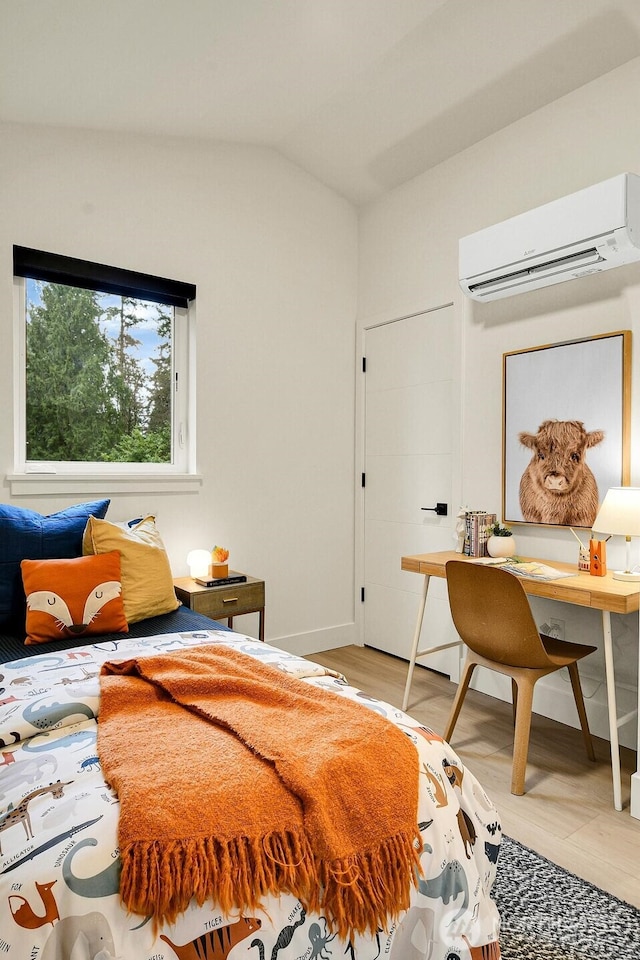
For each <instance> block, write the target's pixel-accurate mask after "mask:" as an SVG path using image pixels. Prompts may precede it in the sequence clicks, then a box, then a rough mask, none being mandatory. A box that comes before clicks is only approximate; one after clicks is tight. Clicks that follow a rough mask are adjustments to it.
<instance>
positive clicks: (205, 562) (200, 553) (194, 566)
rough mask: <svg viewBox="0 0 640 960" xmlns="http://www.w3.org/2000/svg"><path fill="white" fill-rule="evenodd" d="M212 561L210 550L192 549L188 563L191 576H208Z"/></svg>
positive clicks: (188, 555)
mask: <svg viewBox="0 0 640 960" xmlns="http://www.w3.org/2000/svg"><path fill="white" fill-rule="evenodd" d="M210 563H211V551H210V550H191V551H190V552H189V553H188V554H187V565H188V567H189V576H191V577H206V576H207V574H208V573H209V564H210Z"/></svg>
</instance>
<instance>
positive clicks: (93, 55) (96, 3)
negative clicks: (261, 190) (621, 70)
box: [0, 0, 640, 204]
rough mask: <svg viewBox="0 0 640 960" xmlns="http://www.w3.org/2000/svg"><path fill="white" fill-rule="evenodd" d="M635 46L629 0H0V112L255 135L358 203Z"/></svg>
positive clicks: (53, 120)
mask: <svg viewBox="0 0 640 960" xmlns="http://www.w3.org/2000/svg"><path fill="white" fill-rule="evenodd" d="M639 55H640V2H638V0H2V2H1V3H0V120H1V121H6V122H11V123H29V124H47V125H56V126H66V127H72V128H82V129H91V130H100V131H120V132H131V133H141V134H149V135H162V136H166V135H169V136H174V137H186V138H197V139H200V140H209V141H211V140H221V141H235V142H242V143H253V144H262V145H266V146H269V147H272V148H273V149H275V150H277V151H278V152H279V153H281V154H282V155H283V156H285V157H287V158H288V159H289V160H291V161H293V162H294V163H296V164H299V165H300V166H301V167H303V168H304V169H306V170H307V171H309V172H310V173H311V174H313V175H314V176H315V177H317V178H318V179H319V180H321V181H322V182H324V183H326V184H327V185H328V186H330V187H332V188H333V189H335V190H336V191H338V192H339V193H341V194H342V195H343V196H345V197H347V198H348V199H350V200H351V201H352V202H354V203H356V204H362V203H366V202H368V201H370V200H373V199H375V198H377V197H379V196H380V195H381V194H383V193H384V192H386V191H387V190H389V189H391V188H393V187H395V186H397V185H399V184H401V183H403V182H404V181H406V180H409V179H411V178H412V177H414V176H416V175H417V174H418V173H421V172H422V171H424V170H426V169H428V168H430V167H432V166H434V165H435V164H437V163H440V162H441V161H443V160H445V159H447V158H448V157H450V156H452V155H453V154H455V153H458V152H459V151H460V150H464V149H465V148H466V147H468V146H470V145H471V144H473V143H475V142H477V141H479V140H481V139H483V138H484V137H487V136H489V135H490V134H492V133H494V132H495V131H496V130H499V129H501V128H502V127H504V126H506V125H508V124H510V123H513V122H514V121H516V120H517V119H519V118H520V117H522V116H525V115H527V114H529V113H531V112H532V111H534V110H536V109H538V108H539V107H542V106H544V105H545V104H547V103H549V102H551V101H553V100H555V99H557V98H558V97H561V96H563V95H564V94H566V93H569V92H570V91H571V90H574V89H576V88H578V87H580V86H582V85H583V84H585V83H588V82H589V81H592V80H595V79H596V78H598V77H599V76H602V75H603V74H605V73H607V72H609V71H610V70H613V69H615V68H616V67H618V66H620V65H622V64H623V63H625V62H627V61H628V60H631V59H633V58H635V57H637V56H639Z"/></svg>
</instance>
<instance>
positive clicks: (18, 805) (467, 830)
mask: <svg viewBox="0 0 640 960" xmlns="http://www.w3.org/2000/svg"><path fill="white" fill-rule="evenodd" d="M202 644H224V645H228V646H232V647H235V648H236V649H238V650H240V651H242V652H244V653H247V654H249V655H251V656H253V657H256V658H258V659H260V660H262V661H264V662H267V663H270V664H272V665H274V666H276V667H277V668H278V669H281V670H283V671H284V672H286V673H288V674H291V675H293V676H296V677H298V678H300V679H304V680H305V681H306V682H308V683H311V684H313V685H314V686H316V687H319V688H327V689H330V690H333V691H334V692H337V693H339V694H340V695H342V696H344V697H346V698H349V699H350V700H354V701H356V702H359V703H361V704H362V705H363V709H371V710H375V711H377V712H378V713H380V714H381V715H383V716H385V717H387V718H388V719H389V720H390V721H391V722H393V723H395V724H396V725H397V726H398V727H400V729H402V730H403V731H404V732H405V733H406V735H407V737H409V738H410V740H411V741H412V743H413V744H414V745H415V748H416V750H417V751H418V755H419V767H420V800H419V809H418V818H419V821H420V829H421V833H422V837H423V841H424V852H423V854H422V856H421V869H422V876H421V877H420V878H419V880H418V885H417V888H416V889H415V891H414V893H413V895H412V906H411V908H410V910H409V911H408V912H407V913H406V914H405V915H404V916H403V917H402V919H401V921H400V922H399V923H398V924H396V925H395V926H392V927H391V928H390V929H389V930H378V931H377V932H376V934H375V935H373V936H357V937H353V938H351V939H350V940H348V941H345V940H341V939H339V938H338V937H337V935H336V934H335V933H334V932H333V931H332V930H331V929H330V928H329V927H328V925H327V922H326V919H325V918H324V917H323V916H321V915H312V914H307V913H306V912H305V910H304V908H303V907H302V905H301V903H300V902H299V901H298V900H297V899H296V898H295V897H293V896H291V895H288V894H286V893H283V894H282V895H281V896H280V897H279V898H275V897H269V898H268V899H267V900H266V901H265V903H264V905H263V908H262V909H260V910H256V911H253V914H252V916H238V915H222V914H221V913H220V911H219V910H217V909H216V905H215V904H205V905H204V906H202V907H198V906H196V905H195V904H192V905H191V906H190V907H189V909H188V910H187V911H186V912H185V913H184V914H183V915H181V916H180V917H179V918H178V919H177V921H176V922H175V923H174V924H171V925H170V924H165V925H163V926H162V927H161V928H160V929H159V930H158V931H157V932H155V933H154V930H153V924H152V923H151V922H150V920H149V918H148V917H142V916H136V915H132V914H127V912H126V911H125V910H124V909H123V907H122V906H121V904H120V899H119V896H118V884H119V859H118V847H117V826H118V806H119V805H118V798H117V796H115V795H114V794H113V792H112V791H111V790H110V789H109V787H108V786H107V784H106V783H105V781H104V779H103V777H102V775H101V770H100V762H99V759H98V755H97V751H96V734H97V722H98V719H97V718H98V713H99V699H100V691H99V682H98V674H99V670H100V666H101V664H102V663H104V662H105V661H107V660H116V659H124V658H129V657H133V656H135V657H141V656H145V655H151V654H157V653H158V652H163V651H168V650H177V649H180V648H186V647H193V646H199V645H202ZM144 749H145V745H144V743H141V744H140V751H141V752H144ZM212 762H215V759H214V758H212ZM389 763H393V758H392V757H390V758H389ZM188 776H189V771H188V770H178V769H177V770H176V777H188ZM220 776H224V770H221V771H220ZM370 786H371V787H374V786H375V785H370ZM362 789H363V790H365V789H368V788H367V785H363V787H362ZM203 799H204V798H203ZM156 802H157V803H162V797H161V796H158V797H157V798H156ZM500 837H501V832H500V824H499V818H498V815H497V813H496V811H495V809H494V807H493V805H492V803H491V801H490V800H489V799H488V797H487V795H486V793H485V791H484V790H483V789H482V787H481V786H480V784H479V783H478V781H477V780H476V779H475V777H474V776H473V774H472V773H470V772H469V771H468V770H466V769H465V768H464V766H463V764H462V763H461V761H460V759H459V757H458V756H457V755H456V754H455V752H454V751H453V750H452V749H451V747H450V746H449V745H448V744H446V743H444V742H443V741H442V739H441V738H440V737H439V736H438V735H437V734H435V733H434V732H433V731H432V730H430V729H429V728H427V727H424V726H421V725H420V724H418V723H417V722H416V721H415V720H413V719H412V718H411V717H409V716H408V715H407V714H404V713H402V711H400V710H398V709H396V708H395V707H393V706H391V705H389V704H386V703H383V702H381V701H378V700H373V699H372V698H370V697H367V696H365V695H364V694H362V693H361V692H360V691H358V690H357V689H355V688H354V687H352V686H349V684H348V683H347V681H346V680H345V678H344V677H342V676H340V675H339V674H336V673H335V672H333V671H331V670H327V669H325V668H323V667H320V666H318V665H317V664H315V663H311V662H309V661H306V660H304V659H302V658H299V657H296V656H294V655H291V654H288V653H285V652H283V651H281V650H278V649H276V648H274V647H272V646H270V645H268V644H264V643H260V642H258V641H255V640H253V639H251V638H249V637H244V636H241V635H239V634H235V633H230V632H227V631H217V630H207V631H199V632H191V633H182V634H179V633H176V634H169V635H166V636H156V637H147V638H138V639H134V638H126V639H123V640H113V641H107V642H103V643H96V644H90V645H87V646H84V647H78V648H75V649H73V650H65V651H61V652H49V653H47V652H46V650H45V649H43V651H42V653H41V654H40V655H38V656H35V657H33V656H32V657H28V658H24V659H22V660H14V661H11V662H9V663H5V664H1V665H0V956H3V957H5V956H6V957H8V958H9V960H31V958H32V960H175V958H176V957H177V958H178V960H196V958H202V960H239V958H251V960H334V958H335V960H338V958H340V960H343V958H346V960H382V958H386V960H451V958H460V960H469V958H480V957H482V958H483V960H484V958H488V960H496V958H498V957H499V956H500V953H499V948H498V933H499V917H498V913H497V910H496V907H495V904H494V903H493V901H492V899H491V896H490V891H491V886H492V883H493V879H494V875H495V870H496V864H497V857H498V851H499V845H500Z"/></svg>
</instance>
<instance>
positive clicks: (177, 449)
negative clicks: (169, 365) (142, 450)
mask: <svg viewBox="0 0 640 960" xmlns="http://www.w3.org/2000/svg"><path fill="white" fill-rule="evenodd" d="M173 309H174V320H173V329H172V338H173V341H172V354H173V371H172V374H173V385H174V396H173V403H172V451H173V462H172V463H167V464H158V463H103V462H89V461H87V462H84V463H78V462H74V463H70V462H64V461H56V462H51V463H48V462H44V461H29V460H28V459H27V458H26V449H27V444H26V279H25V278H23V277H14V311H13V313H14V331H13V333H14V338H13V343H14V469H13V473H11V474H7V477H6V479H7V480H8V481H9V484H10V490H11V494H12V496H21V495H23V496H28V495H34V496H41V495H48V494H57V493H63V494H82V495H84V494H93V493H98V494H101V495H111V494H115V493H139V492H153V491H157V492H192V491H193V489H194V488H195V487H197V486H199V485H200V484H201V482H202V477H201V476H200V475H199V474H198V473H197V472H196V436H195V422H196V416H195V335H196V318H195V311H196V307H195V301H191V302H190V303H189V305H188V306H187V307H174V308H173Z"/></svg>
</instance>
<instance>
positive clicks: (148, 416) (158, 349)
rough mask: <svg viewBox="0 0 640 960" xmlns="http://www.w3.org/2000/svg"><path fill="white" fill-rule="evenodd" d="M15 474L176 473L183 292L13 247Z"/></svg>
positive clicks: (189, 309) (183, 398) (184, 346)
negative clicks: (15, 385) (15, 367)
mask: <svg viewBox="0 0 640 960" xmlns="http://www.w3.org/2000/svg"><path fill="white" fill-rule="evenodd" d="M14 275H15V278H16V279H15V283H16V302H17V311H16V312H17V316H18V325H17V342H18V350H17V359H16V363H17V367H18V369H17V371H16V373H17V377H16V381H17V394H18V395H17V397H16V400H17V403H16V410H17V424H16V451H15V459H16V471H17V472H18V473H25V474H29V473H33V474H43V473H46V474H62V475H71V474H74V475H88V474H94V475H101V476H103V475H105V474H109V473H119V474H122V473H124V474H136V475H143V474H149V473H151V472H153V473H154V474H156V475H162V474H167V475H175V474H177V473H181V474H188V473H189V472H190V471H192V469H193V450H192V448H191V445H190V444H189V441H188V437H189V430H188V423H187V417H188V412H189V401H188V393H189V384H190V379H191V378H190V376H189V356H188V354H189V342H190V327H192V326H193V324H192V320H193V310H194V299H195V287H194V286H192V285H191V284H186V283H181V282H178V281H172V280H165V279H163V278H159V277H151V276H148V275H145V274H140V273H134V272H133V271H128V270H122V269H118V268H114V267H108V266H104V265H102V264H95V263H89V262H87V261H84V260H76V259H74V258H70V257H63V256H59V255H57V254H51V253H45V252H43V251H39V250H31V249H28V248H26V247H14Z"/></svg>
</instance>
